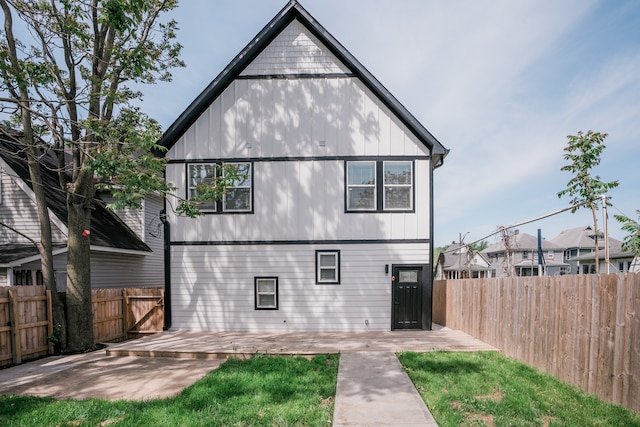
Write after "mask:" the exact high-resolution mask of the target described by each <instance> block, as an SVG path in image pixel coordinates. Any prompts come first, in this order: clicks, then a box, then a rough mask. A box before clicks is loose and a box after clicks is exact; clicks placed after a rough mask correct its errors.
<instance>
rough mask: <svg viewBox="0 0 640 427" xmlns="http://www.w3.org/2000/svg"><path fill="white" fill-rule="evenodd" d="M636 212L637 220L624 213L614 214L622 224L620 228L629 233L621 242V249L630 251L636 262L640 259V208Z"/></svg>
mask: <svg viewBox="0 0 640 427" xmlns="http://www.w3.org/2000/svg"><path fill="white" fill-rule="evenodd" d="M636 213H637V214H638V220H639V221H634V220H633V219H631V218H629V217H626V216H624V215H614V217H615V219H616V220H617V221H618V222H620V223H621V224H622V229H623V230H624V231H626V232H627V233H629V234H627V236H626V237H625V238H624V241H623V242H622V250H625V251H629V252H631V253H632V254H633V255H634V256H635V258H634V261H636V262H637V261H638V260H640V210H637V211H636Z"/></svg>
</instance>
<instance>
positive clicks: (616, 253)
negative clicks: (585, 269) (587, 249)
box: [571, 239, 634, 261]
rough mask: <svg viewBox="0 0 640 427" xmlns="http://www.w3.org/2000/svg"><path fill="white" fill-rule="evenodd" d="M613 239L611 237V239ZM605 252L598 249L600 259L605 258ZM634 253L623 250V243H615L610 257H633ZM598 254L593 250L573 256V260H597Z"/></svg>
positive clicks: (610, 251)
mask: <svg viewBox="0 0 640 427" xmlns="http://www.w3.org/2000/svg"><path fill="white" fill-rule="evenodd" d="M609 240H611V239H609ZM604 257H605V253H604V251H603V250H600V251H598V259H604ZM633 257H634V255H633V253H632V252H627V251H623V250H622V244H621V243H613V244H611V245H610V247H609V259H610V260H611V259H622V258H633ZM595 259H596V254H595V252H592V253H590V254H584V255H580V256H575V257H573V258H571V260H572V261H595Z"/></svg>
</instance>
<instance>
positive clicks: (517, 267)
mask: <svg viewBox="0 0 640 427" xmlns="http://www.w3.org/2000/svg"><path fill="white" fill-rule="evenodd" d="M508 238H509V242H508V245H505V242H504V240H500V241H498V242H497V243H494V244H493V245H491V246H489V247H488V248H486V249H485V250H483V251H482V254H483V255H485V256H486V257H487V258H488V259H489V262H490V263H491V266H492V267H493V268H494V271H495V274H496V277H506V276H538V275H540V274H539V272H540V269H543V271H544V272H543V274H544V275H546V276H554V275H559V274H566V273H567V272H568V268H567V267H568V265H567V264H566V263H564V262H563V260H562V256H563V253H564V248H563V247H562V246H559V245H557V244H555V243H553V242H550V241H548V240H544V239H542V240H541V242H540V246H541V248H540V249H541V252H542V254H541V255H542V256H538V238H537V237H536V236H532V235H531V234H527V233H522V232H520V231H519V230H515V231H514V233H513V235H510V236H509V237H508Z"/></svg>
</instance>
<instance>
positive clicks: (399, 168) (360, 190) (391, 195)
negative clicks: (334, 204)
mask: <svg viewBox="0 0 640 427" xmlns="http://www.w3.org/2000/svg"><path fill="white" fill-rule="evenodd" d="M345 167H346V174H345V175H346V177H345V184H346V185H345V193H346V194H345V205H346V211H347V212H393V211H397V212H408V211H412V210H413V209H414V206H413V198H414V191H413V183H414V177H413V162H412V161H395V160H394V161H347V162H346V165H345Z"/></svg>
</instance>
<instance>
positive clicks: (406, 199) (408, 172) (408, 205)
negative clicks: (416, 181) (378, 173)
mask: <svg viewBox="0 0 640 427" xmlns="http://www.w3.org/2000/svg"><path fill="white" fill-rule="evenodd" d="M383 168H384V174H383V176H384V208H383V209H384V210H403V211H406V210H411V209H413V191H412V189H413V163H412V162H384V166H383Z"/></svg>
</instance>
